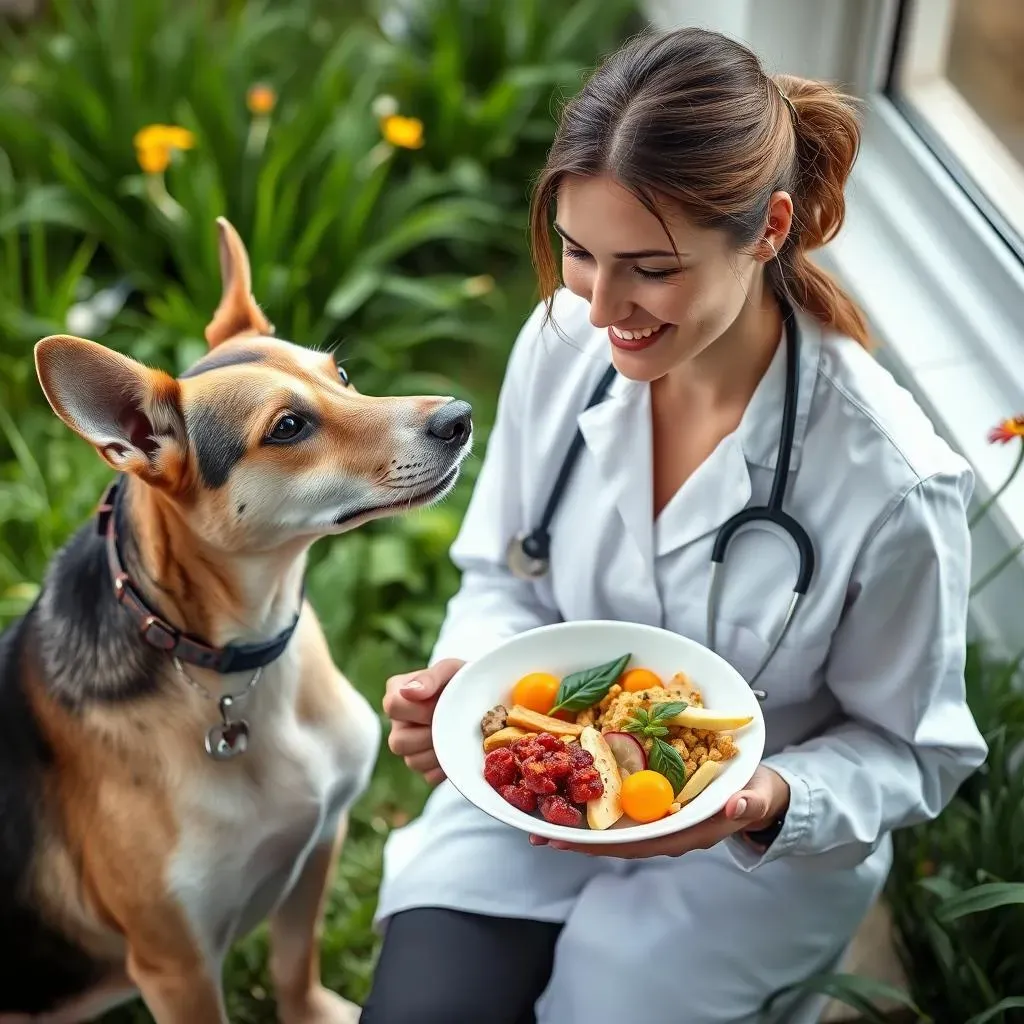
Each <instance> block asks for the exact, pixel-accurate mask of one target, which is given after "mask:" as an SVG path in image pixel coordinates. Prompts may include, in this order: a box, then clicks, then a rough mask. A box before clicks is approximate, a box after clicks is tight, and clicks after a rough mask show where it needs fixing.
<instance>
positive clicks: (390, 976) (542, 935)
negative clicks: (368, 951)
mask: <svg viewBox="0 0 1024 1024" xmlns="http://www.w3.org/2000/svg"><path fill="white" fill-rule="evenodd" d="M560 927H561V926H560V925H556V924H549V923H547V922H541V921H524V920H515V919H507V918H499V917H488V916H484V915H479V914H468V913H463V912H460V911H456V910H448V909H442V908H433V907H424V908H417V909H415V910H409V911H403V912H402V913H400V914H396V915H395V916H394V917H393V918H391V920H390V921H389V922H388V923H387V926H386V928H385V933H384V943H383V946H382V949H381V954H380V958H379V959H378V962H377V968H376V970H375V972H374V979H373V988H372V991H371V993H370V997H369V999H368V1000H367V1002H366V1005H365V1007H364V1008H363V1014H362V1017H361V1018H360V1021H361V1024H407V1022H408V1024H481V1022H483V1021H487V1024H521V1022H523V1021H524V1020H531V1019H532V1010H533V1005H534V1003H535V1001H536V999H537V997H538V996H539V995H540V993H541V992H542V991H543V989H544V987H545V985H546V984H547V980H548V978H549V977H550V974H551V966H552V962H553V959H554V949H555V942H556V941H557V938H558V933H559V931H560Z"/></svg>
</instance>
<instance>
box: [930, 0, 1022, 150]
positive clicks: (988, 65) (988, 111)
mask: <svg viewBox="0 0 1024 1024" xmlns="http://www.w3.org/2000/svg"><path fill="white" fill-rule="evenodd" d="M946 74H947V76H948V78H949V80H950V82H951V83H952V84H953V86H954V87H955V88H956V89H957V90H958V91H959V92H960V93H961V94H962V95H963V97H964V99H965V100H967V102H968V103H969V104H970V105H971V106H972V107H973V108H974V110H975V111H976V112H977V114H978V116H979V117H980V118H981V119H982V120H983V121H984V122H985V123H986V124H987V125H988V127H989V128H990V129H991V130H992V132H993V133H994V134H995V135H996V136H997V137H998V138H999V140H1000V141H1001V142H1002V143H1003V145H1004V146H1006V148H1007V149H1008V150H1009V151H1010V152H1011V153H1012V154H1013V155H1014V157H1016V159H1017V160H1019V161H1020V162H1021V163H1024V0H956V3H955V9H954V15H953V25H952V31H951V32H950V38H949V55H948V58H947V64H946Z"/></svg>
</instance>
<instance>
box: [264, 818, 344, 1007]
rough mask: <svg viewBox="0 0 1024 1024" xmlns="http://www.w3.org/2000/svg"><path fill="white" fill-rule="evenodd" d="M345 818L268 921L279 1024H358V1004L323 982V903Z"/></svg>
mask: <svg viewBox="0 0 1024 1024" xmlns="http://www.w3.org/2000/svg"><path fill="white" fill-rule="evenodd" d="M347 826H348V819H347V817H345V816H342V818H341V820H340V822H339V825H338V829H337V832H336V833H335V835H334V837H333V841H332V842H325V843H323V844H322V845H320V846H317V847H315V848H314V849H313V851H312V852H311V853H310V855H309V858H308V859H307V861H306V864H305V866H304V868H303V870H302V873H301V874H300V875H299V878H298V880H297V881H296V883H295V886H294V887H293V888H292V890H291V892H289V893H288V895H287V896H286V897H285V899H284V900H283V901H282V902H281V904H280V906H279V907H278V908H277V910H276V911H275V912H274V914H273V916H272V917H271V919H270V976H271V978H272V980H273V982H274V994H275V996H276V998H277V1015H278V1019H279V1020H280V1021H281V1024H356V1021H358V1020H359V1007H358V1006H356V1005H355V1004H354V1003H350V1002H349V1001H348V1000H347V999H342V998H341V996H339V995H337V994H336V993H334V992H330V991H328V990H327V989H326V988H324V987H323V985H322V984H321V982H320V931H321V926H322V924H323V911H324V902H325V900H326V896H327V891H328V888H329V886H330V882H331V878H332V877H333V875H334V866H335V864H336V863H337V859H338V853H339V852H340V850H341V846H342V844H343V843H344V841H345V833H346V831H347Z"/></svg>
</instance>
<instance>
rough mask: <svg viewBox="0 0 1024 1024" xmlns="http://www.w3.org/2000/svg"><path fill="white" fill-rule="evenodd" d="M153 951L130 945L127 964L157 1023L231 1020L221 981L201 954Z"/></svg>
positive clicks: (202, 1023) (200, 1023) (222, 1023)
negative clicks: (179, 955) (171, 953)
mask: <svg viewBox="0 0 1024 1024" xmlns="http://www.w3.org/2000/svg"><path fill="white" fill-rule="evenodd" d="M130 941H131V940H130V939H129V942H130ZM149 952H150V951H149V950H147V949H145V948H139V947H135V946H131V945H129V949H128V964H127V966H128V976H129V977H130V978H131V979H132V981H133V982H134V983H135V985H136V986H137V988H138V990H139V993H140V995H141V996H142V999H143V1001H144V1002H145V1004H146V1008H147V1009H148V1010H149V1012H150V1013H151V1014H152V1015H153V1019H154V1020H155V1021H156V1024H228V1016H227V1011H226V1010H225V1007H224V1000H223V997H222V995H221V991H220V985H218V984H217V982H216V981H215V980H214V979H213V978H212V977H210V972H209V969H208V967H207V965H206V964H205V963H204V962H203V961H202V959H201V958H200V957H199V956H198V955H197V956H195V957H191V956H188V957H181V958H176V957H169V956H168V955H167V953H168V950H167V949H166V948H165V949H159V950H158V951H157V952H158V954H159V955H158V956H156V957H153V956H150V955H149Z"/></svg>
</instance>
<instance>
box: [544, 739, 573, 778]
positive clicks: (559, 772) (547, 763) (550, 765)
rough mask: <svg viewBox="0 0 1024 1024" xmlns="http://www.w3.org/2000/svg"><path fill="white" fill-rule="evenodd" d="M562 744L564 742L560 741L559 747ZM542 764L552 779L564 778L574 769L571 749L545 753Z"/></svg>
mask: <svg viewBox="0 0 1024 1024" xmlns="http://www.w3.org/2000/svg"><path fill="white" fill-rule="evenodd" d="M561 746H562V744H561V743H559V747H561ZM541 764H543V765H544V769H545V771H546V772H547V773H548V777H549V778H552V779H564V778H565V776H566V775H568V774H569V772H571V771H572V760H571V759H570V757H569V751H568V750H565V749H564V748H563V749H561V750H552V751H550V752H549V753H547V754H545V755H544V756H543V757H542V758H541Z"/></svg>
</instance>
